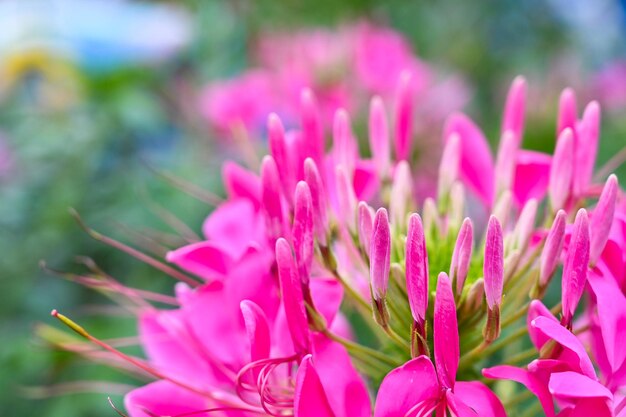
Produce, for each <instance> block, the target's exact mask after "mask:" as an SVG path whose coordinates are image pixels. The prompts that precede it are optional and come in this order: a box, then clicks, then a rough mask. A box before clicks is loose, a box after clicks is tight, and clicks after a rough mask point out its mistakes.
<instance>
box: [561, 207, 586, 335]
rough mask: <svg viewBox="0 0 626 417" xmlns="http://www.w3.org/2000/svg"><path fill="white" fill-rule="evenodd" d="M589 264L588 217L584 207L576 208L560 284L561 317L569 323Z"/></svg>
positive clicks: (583, 287) (581, 290)
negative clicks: (576, 211)
mask: <svg viewBox="0 0 626 417" xmlns="http://www.w3.org/2000/svg"><path fill="white" fill-rule="evenodd" d="M588 265H589V219H588V217H587V211H586V210H585V209H580V210H578V213H577V214H576V220H575V221H574V229H573V231H572V237H571V238H570V243H569V249H568V251H567V258H566V260H565V266H564V267H563V281H562V286H561V291H562V303H563V319H564V320H565V322H566V323H569V322H570V321H571V319H572V317H574V312H575V311H576V307H577V306H578V302H579V301H580V297H581V296H582V294H583V290H584V289H585V284H586V282H587V269H588Z"/></svg>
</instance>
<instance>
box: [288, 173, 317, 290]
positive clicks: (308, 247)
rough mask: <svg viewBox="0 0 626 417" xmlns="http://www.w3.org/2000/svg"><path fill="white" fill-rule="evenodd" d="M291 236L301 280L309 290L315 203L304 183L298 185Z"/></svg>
mask: <svg viewBox="0 0 626 417" xmlns="http://www.w3.org/2000/svg"><path fill="white" fill-rule="evenodd" d="M291 235H292V238H293V248H294V252H295V254H296V264H297V266H298V272H299V274H300V280H301V281H302V284H303V287H305V288H307V287H308V284H309V274H310V270H311V264H312V262H313V203H312V201H311V191H310V190H309V186H308V185H307V183H306V182H304V181H300V182H298V185H296V196H295V202H294V213H293V228H292V232H291Z"/></svg>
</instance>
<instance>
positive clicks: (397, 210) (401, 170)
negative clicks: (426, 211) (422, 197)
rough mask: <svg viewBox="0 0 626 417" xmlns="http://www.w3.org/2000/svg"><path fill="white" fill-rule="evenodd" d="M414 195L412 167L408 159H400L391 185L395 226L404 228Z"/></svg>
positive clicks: (391, 208)
mask: <svg viewBox="0 0 626 417" xmlns="http://www.w3.org/2000/svg"><path fill="white" fill-rule="evenodd" d="M412 196H413V185H412V180H411V168H410V167H409V163H408V162H406V161H400V162H399V163H398V165H397V166H396V170H395V173H394V176H393V184H392V186H391V198H390V201H389V212H390V213H391V222H392V223H393V225H394V227H397V228H399V229H400V230H402V229H403V228H404V223H405V222H406V213H408V212H409V204H410V203H411V199H412Z"/></svg>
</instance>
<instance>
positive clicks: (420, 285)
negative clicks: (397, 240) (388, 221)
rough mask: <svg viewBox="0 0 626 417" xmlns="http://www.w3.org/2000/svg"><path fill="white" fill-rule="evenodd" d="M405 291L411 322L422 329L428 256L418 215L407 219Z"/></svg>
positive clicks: (425, 303)
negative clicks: (411, 316)
mask: <svg viewBox="0 0 626 417" xmlns="http://www.w3.org/2000/svg"><path fill="white" fill-rule="evenodd" d="M405 267H406V268H405V269H406V291H407V295H408V298H409V306H410V307H411V314H412V315H413V320H414V321H415V322H416V323H418V327H420V328H423V327H424V322H425V321H426V310H427V309H428V279H429V278H428V254H427V252H426V240H425V238H424V229H423V226H422V219H421V218H420V216H419V214H416V213H414V214H412V215H411V217H409V227H408V233H407V236H406V265H405Z"/></svg>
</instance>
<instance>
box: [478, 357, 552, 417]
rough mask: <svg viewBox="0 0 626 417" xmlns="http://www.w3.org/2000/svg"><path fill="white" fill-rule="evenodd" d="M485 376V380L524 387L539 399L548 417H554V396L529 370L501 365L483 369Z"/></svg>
mask: <svg viewBox="0 0 626 417" xmlns="http://www.w3.org/2000/svg"><path fill="white" fill-rule="evenodd" d="M483 375H484V376H485V378H491V379H507V380H511V381H515V382H518V383H520V384H522V385H524V386H525V387H526V388H527V389H528V390H529V391H530V392H532V393H533V394H535V396H536V397H537V398H538V399H539V402H540V403H541V406H542V407H543V411H544V412H545V413H546V416H547V417H554V405H553V404H552V395H551V394H550V391H548V387H547V386H546V385H545V384H543V383H542V382H541V381H540V380H539V379H538V378H537V377H536V376H535V375H533V374H532V373H530V372H528V371H527V370H525V369H521V368H516V367H514V366H509V365H500V366H494V367H493V368H487V369H483Z"/></svg>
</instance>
